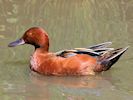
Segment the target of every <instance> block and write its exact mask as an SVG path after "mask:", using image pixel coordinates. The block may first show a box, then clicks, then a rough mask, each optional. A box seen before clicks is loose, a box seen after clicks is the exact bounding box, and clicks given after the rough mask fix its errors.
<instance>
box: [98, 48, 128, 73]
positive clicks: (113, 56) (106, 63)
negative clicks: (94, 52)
mask: <svg viewBox="0 0 133 100" xmlns="http://www.w3.org/2000/svg"><path fill="white" fill-rule="evenodd" d="M127 49H128V47H125V48H119V49H116V50H112V51H109V52H107V53H105V54H103V55H101V57H100V58H99V61H100V65H101V66H102V70H103V71H106V70H108V69H110V68H111V66H112V65H113V64H115V63H116V62H117V61H118V60H119V58H120V57H121V56H122V54H123V53H124V52H125V51H126V50H127Z"/></svg>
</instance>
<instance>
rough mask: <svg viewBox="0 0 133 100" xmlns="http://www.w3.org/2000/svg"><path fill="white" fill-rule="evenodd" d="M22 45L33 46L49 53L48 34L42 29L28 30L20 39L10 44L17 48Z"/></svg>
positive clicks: (33, 28)
mask: <svg viewBox="0 0 133 100" xmlns="http://www.w3.org/2000/svg"><path fill="white" fill-rule="evenodd" d="M22 44H31V45H33V46H35V48H36V49H37V48H45V50H46V51H48V48H49V38H48V34H47V33H46V32H45V31H44V30H43V29H42V28H40V27H32V28H30V29H28V30H27V31H26V32H25V33H24V35H23V36H22V37H21V38H20V39H18V40H16V41H14V42H11V43H9V45H8V46H9V47H15V46H18V45H22Z"/></svg>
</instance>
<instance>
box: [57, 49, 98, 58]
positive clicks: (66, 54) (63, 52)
mask: <svg viewBox="0 0 133 100" xmlns="http://www.w3.org/2000/svg"><path fill="white" fill-rule="evenodd" d="M55 54H56V55H57V56H61V57H65V58H67V57H71V56H75V55H77V54H88V55H91V56H99V55H100V54H99V53H97V52H94V51H92V50H91V51H90V50H76V49H72V50H61V51H58V52H56V53H55Z"/></svg>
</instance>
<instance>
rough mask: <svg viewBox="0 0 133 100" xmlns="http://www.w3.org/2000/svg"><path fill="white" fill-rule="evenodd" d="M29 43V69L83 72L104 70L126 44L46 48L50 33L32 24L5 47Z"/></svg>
mask: <svg viewBox="0 0 133 100" xmlns="http://www.w3.org/2000/svg"><path fill="white" fill-rule="evenodd" d="M24 44H30V45H33V46H34V48H35V51H34V52H33V54H32V55H31V57H30V69H31V70H32V71H34V72H36V73H39V74H42V75H52V76H69V75H72V76H85V75H96V74H97V73H101V72H104V71H107V70H109V69H110V68H111V66H112V65H114V64H115V63H116V62H117V61H118V60H119V58H120V57H121V56H122V55H123V54H124V52H125V51H127V49H128V47H129V46H127V47H124V48H117V49H114V48H110V47H109V46H110V45H111V44H112V42H104V43H100V44H96V45H93V46H89V47H87V48H74V49H64V50H60V51H58V52H55V53H53V52H49V36H48V33H47V32H46V31H45V30H44V29H43V28H41V27H31V28H30V29H28V30H27V31H26V32H25V33H24V35H23V36H22V37H21V38H19V39H18V40H16V41H14V42H11V43H9V44H8V47H15V46H18V45H24Z"/></svg>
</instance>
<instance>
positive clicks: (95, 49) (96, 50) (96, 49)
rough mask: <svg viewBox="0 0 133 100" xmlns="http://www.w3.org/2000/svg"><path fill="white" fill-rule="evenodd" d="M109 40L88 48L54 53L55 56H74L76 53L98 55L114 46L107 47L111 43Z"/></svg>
mask: <svg viewBox="0 0 133 100" xmlns="http://www.w3.org/2000/svg"><path fill="white" fill-rule="evenodd" d="M111 44H112V43H111V42H105V43H100V44H97V45H93V46H90V47H89V48H74V49H72V50H61V51H58V52H56V53H55V54H56V55H57V56H61V57H65V58H67V57H71V56H75V55H77V54H88V55H91V56H100V55H101V54H103V53H105V52H107V51H110V50H114V48H108V46H109V45H111Z"/></svg>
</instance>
